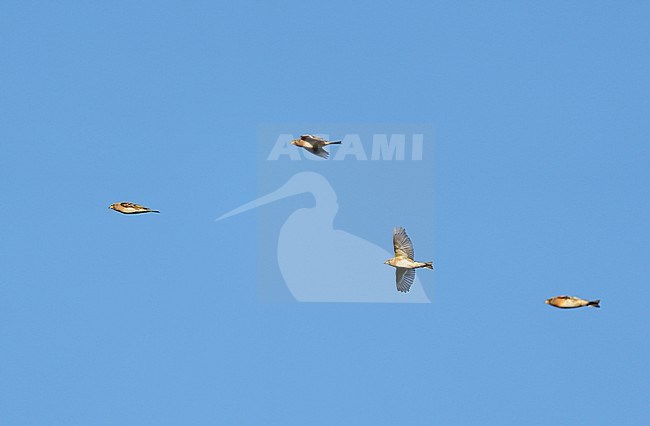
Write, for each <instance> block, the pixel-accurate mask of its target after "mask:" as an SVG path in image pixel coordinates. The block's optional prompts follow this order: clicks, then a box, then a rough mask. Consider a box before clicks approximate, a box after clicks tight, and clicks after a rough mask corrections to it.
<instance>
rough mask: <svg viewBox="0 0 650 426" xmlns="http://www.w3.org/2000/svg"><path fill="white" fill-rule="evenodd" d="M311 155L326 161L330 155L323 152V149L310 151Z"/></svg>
mask: <svg viewBox="0 0 650 426" xmlns="http://www.w3.org/2000/svg"><path fill="white" fill-rule="evenodd" d="M311 152H312V153H314V154H315V155H318V156H319V157H320V158H324V159H326V160H327V157H329V155H330V153H329V152H327V151H325V150H324V149H323V148H317V149H314V150H311Z"/></svg>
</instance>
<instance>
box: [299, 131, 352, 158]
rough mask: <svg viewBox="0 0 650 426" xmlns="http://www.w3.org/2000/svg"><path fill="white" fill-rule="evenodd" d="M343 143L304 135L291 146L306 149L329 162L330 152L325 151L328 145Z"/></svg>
mask: <svg viewBox="0 0 650 426" xmlns="http://www.w3.org/2000/svg"><path fill="white" fill-rule="evenodd" d="M340 144H341V141H326V140H325V139H323V138H319V137H318V136H314V135H302V136H300V139H294V140H292V141H291V145H296V146H300V147H302V148H305V149H306V150H307V151H309V152H311V153H312V154H314V155H318V156H319V157H321V158H324V159H326V160H327V157H329V155H330V154H329V152H327V151H325V150H324V149H323V147H324V146H327V145H340Z"/></svg>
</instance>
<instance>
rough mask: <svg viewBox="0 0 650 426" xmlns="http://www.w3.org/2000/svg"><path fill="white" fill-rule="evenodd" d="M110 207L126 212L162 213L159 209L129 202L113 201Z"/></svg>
mask: <svg viewBox="0 0 650 426" xmlns="http://www.w3.org/2000/svg"><path fill="white" fill-rule="evenodd" d="M108 208H109V209H112V210H115V211H116V212H120V213H124V214H140V213H160V212H159V211H158V210H152V209H150V208H149V207H144V206H141V205H140V204H135V203H128V202H121V203H113V204H111V205H110V206H108Z"/></svg>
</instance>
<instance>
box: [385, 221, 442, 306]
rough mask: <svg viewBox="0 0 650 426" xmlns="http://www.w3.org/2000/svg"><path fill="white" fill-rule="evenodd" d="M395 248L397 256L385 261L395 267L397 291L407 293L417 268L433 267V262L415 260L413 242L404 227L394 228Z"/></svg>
mask: <svg viewBox="0 0 650 426" xmlns="http://www.w3.org/2000/svg"><path fill="white" fill-rule="evenodd" d="M393 249H394V250H395V257H393V258H390V259H388V260H387V261H385V262H384V264H386V265H390V266H392V267H394V268H395V281H396V282H397V291H401V292H402V293H407V292H408V291H409V290H410V289H411V285H412V284H413V280H414V279H415V269H417V268H427V269H433V262H416V261H415V260H413V244H412V243H411V239H410V238H409V236H408V235H406V230H405V229H404V228H402V227H401V226H400V227H397V228H395V229H394V230H393Z"/></svg>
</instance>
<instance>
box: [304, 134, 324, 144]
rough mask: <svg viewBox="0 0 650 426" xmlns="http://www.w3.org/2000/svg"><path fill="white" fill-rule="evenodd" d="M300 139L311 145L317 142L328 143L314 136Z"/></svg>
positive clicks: (305, 136)
mask: <svg viewBox="0 0 650 426" xmlns="http://www.w3.org/2000/svg"><path fill="white" fill-rule="evenodd" d="M300 139H302V140H303V141H307V142H309V143H312V144H313V143H317V142H327V141H326V140H325V139H323V138H319V137H318V136H314V135H302V136H300Z"/></svg>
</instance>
